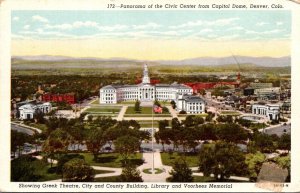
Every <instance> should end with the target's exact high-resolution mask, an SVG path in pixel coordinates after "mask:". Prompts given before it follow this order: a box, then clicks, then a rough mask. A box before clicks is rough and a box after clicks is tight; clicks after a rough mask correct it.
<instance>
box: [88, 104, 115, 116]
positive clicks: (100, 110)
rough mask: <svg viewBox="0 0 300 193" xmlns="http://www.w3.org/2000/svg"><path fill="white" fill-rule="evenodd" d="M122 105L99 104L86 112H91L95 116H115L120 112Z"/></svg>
mask: <svg viewBox="0 0 300 193" xmlns="http://www.w3.org/2000/svg"><path fill="white" fill-rule="evenodd" d="M120 110H121V107H119V106H99V107H91V108H88V109H87V110H85V112H86V113H89V114H91V115H93V116H112V117H115V116H117V115H118V114H119V112H120Z"/></svg>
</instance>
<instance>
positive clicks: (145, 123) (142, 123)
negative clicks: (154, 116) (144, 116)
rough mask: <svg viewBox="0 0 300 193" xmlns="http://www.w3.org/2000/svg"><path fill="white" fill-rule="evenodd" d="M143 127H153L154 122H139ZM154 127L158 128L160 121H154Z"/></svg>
mask: <svg viewBox="0 0 300 193" xmlns="http://www.w3.org/2000/svg"><path fill="white" fill-rule="evenodd" d="M138 123H139V124H140V125H141V127H147V128H148V127H150V128H151V127H152V121H138ZM153 127H158V121H153Z"/></svg>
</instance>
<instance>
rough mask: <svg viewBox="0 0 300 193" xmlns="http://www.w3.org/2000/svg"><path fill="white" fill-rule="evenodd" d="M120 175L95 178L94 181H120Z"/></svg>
mask: <svg viewBox="0 0 300 193" xmlns="http://www.w3.org/2000/svg"><path fill="white" fill-rule="evenodd" d="M119 178H120V176H110V177H102V178H95V179H94V182H120V179H119Z"/></svg>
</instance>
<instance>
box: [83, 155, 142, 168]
mask: <svg viewBox="0 0 300 193" xmlns="http://www.w3.org/2000/svg"><path fill="white" fill-rule="evenodd" d="M81 155H83V156H84V158H85V161H86V162H87V163H89V164H90V165H93V166H103V167H113V168H120V167H122V157H121V155H120V154H119V153H102V154H99V156H98V159H97V160H94V155H93V154H92V153H81ZM129 162H131V163H133V164H136V165H141V164H142V163H143V161H142V154H141V153H136V154H134V155H132V156H131V157H130V158H129Z"/></svg>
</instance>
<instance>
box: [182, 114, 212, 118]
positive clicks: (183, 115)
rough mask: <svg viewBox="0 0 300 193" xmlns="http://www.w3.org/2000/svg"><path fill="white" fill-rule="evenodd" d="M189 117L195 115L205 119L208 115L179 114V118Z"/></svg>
mask: <svg viewBox="0 0 300 193" xmlns="http://www.w3.org/2000/svg"><path fill="white" fill-rule="evenodd" d="M188 115H195V116H199V117H203V118H205V117H206V116H207V113H204V114H178V115H177V116H178V117H186V116H188Z"/></svg>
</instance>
